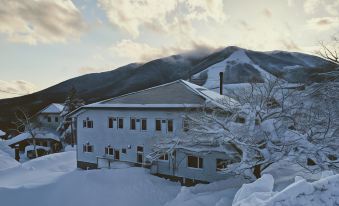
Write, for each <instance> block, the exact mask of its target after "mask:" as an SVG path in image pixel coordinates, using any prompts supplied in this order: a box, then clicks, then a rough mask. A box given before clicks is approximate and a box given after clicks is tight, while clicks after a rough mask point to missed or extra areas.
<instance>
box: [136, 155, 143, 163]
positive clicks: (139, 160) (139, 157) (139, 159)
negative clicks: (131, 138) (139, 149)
mask: <svg viewBox="0 0 339 206" xmlns="http://www.w3.org/2000/svg"><path fill="white" fill-rule="evenodd" d="M137 162H138V163H140V164H142V162H143V154H142V153H138V154H137Z"/></svg>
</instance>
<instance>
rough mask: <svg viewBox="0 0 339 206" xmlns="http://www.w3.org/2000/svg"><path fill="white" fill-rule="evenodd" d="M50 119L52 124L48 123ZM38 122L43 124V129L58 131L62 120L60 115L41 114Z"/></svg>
mask: <svg viewBox="0 0 339 206" xmlns="http://www.w3.org/2000/svg"><path fill="white" fill-rule="evenodd" d="M48 118H50V120H51V121H50V122H48ZM55 118H58V121H55ZM38 121H39V123H41V126H42V127H46V128H52V129H57V128H58V126H59V124H60V122H61V121H62V118H61V117H60V116H59V114H39V115H38Z"/></svg>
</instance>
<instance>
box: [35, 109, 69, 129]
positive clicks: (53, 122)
mask: <svg viewBox="0 0 339 206" xmlns="http://www.w3.org/2000/svg"><path fill="white" fill-rule="evenodd" d="M63 109H64V105H63V104H58V103H52V104H49V105H48V106H47V107H45V108H43V109H42V110H41V111H39V112H38V113H37V114H36V115H37V120H38V122H39V123H41V126H42V127H46V128H51V129H54V130H55V129H56V128H57V127H58V126H59V124H60V122H62V117H61V116H60V114H61V112H62V110H63Z"/></svg>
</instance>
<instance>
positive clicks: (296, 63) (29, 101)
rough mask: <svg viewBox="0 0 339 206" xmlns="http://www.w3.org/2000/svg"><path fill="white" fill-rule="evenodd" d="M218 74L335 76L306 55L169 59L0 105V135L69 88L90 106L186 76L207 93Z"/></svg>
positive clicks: (222, 53) (234, 50) (300, 78)
mask: <svg viewBox="0 0 339 206" xmlns="http://www.w3.org/2000/svg"><path fill="white" fill-rule="evenodd" d="M220 71H223V72H224V83H225V84H233V83H243V82H250V81H259V82H260V81H264V79H265V78H267V77H269V76H279V77H282V78H284V79H285V80H287V81H289V82H304V83H307V82H312V81H322V80H323V79H325V78H328V77H329V76H331V74H332V73H333V72H338V65H336V64H334V63H332V62H329V61H326V60H324V59H322V58H319V57H316V56H312V55H308V54H302V53H296V52H285V51H273V52H259V51H251V50H245V49H242V48H238V47H226V48H225V49H222V50H218V51H215V52H212V53H211V54H208V55H187V54H186V55H174V56H170V57H166V58H161V59H156V60H153V61H150V62H147V63H144V64H136V63H133V64H128V65H126V66H123V67H120V68H117V69H114V70H112V71H108V72H102V73H93V74H87V75H83V76H79V77H76V78H72V79H69V80H66V81H64V82H61V83H59V84H57V85H55V86H52V87H49V88H47V89H44V90H42V91H39V92H36V93H33V94H29V95H25V96H21V97H16V98H10V99H3V100H0V129H4V130H6V129H8V128H10V127H13V125H11V124H10V122H11V121H12V120H13V118H14V112H15V111H16V110H17V108H18V107H21V108H24V109H25V110H27V111H28V112H29V113H31V114H33V113H35V112H37V111H39V110H40V109H42V108H43V107H44V106H46V105H48V104H49V103H52V102H59V103H61V102H64V100H65V98H66V96H67V93H68V91H69V90H70V89H71V87H72V86H74V87H75V88H76V89H77V91H78V95H79V96H80V97H81V98H83V99H84V100H85V101H86V103H92V102H95V101H99V100H102V99H107V98H110V97H114V96H118V95H121V94H125V93H129V92H133V91H137V90H141V89H145V88H148V87H152V86H156V85H160V84H164V83H168V82H171V81H175V80H178V79H189V78H190V76H192V81H193V82H194V83H197V84H199V85H204V86H206V87H208V88H210V89H212V88H216V87H218V86H219V85H218V84H219V83H218V82H219V72H220ZM331 72H332V73H331Z"/></svg>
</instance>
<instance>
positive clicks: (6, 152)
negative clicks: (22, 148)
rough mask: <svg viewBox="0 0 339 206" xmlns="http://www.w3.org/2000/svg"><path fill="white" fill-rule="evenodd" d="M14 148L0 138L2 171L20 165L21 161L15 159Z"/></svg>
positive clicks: (0, 168)
mask: <svg viewBox="0 0 339 206" xmlns="http://www.w3.org/2000/svg"><path fill="white" fill-rule="evenodd" d="M13 157H14V150H13V149H11V148H10V147H8V146H7V144H5V142H4V141H1V140H0V171H2V170H6V169H9V168H12V167H16V166H18V165H20V163H19V162H17V161H15V160H14V159H13Z"/></svg>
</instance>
